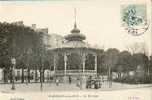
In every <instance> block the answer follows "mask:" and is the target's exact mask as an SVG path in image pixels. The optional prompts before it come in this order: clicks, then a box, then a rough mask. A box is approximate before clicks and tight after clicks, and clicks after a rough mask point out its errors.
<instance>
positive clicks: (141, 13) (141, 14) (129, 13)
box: [122, 5, 149, 36]
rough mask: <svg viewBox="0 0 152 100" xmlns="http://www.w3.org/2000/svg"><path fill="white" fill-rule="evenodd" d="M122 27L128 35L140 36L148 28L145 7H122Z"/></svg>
mask: <svg viewBox="0 0 152 100" xmlns="http://www.w3.org/2000/svg"><path fill="white" fill-rule="evenodd" d="M122 25H123V26H124V29H125V31H126V32H127V33H128V34H131V35H133V36H140V35H142V34H144V33H145V32H146V31H147V30H148V27H149V24H148V21H147V14H146V6H145V5H127V6H123V7H122Z"/></svg>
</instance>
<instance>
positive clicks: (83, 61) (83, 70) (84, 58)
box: [82, 54, 86, 75]
mask: <svg viewBox="0 0 152 100" xmlns="http://www.w3.org/2000/svg"><path fill="white" fill-rule="evenodd" d="M85 60H86V56H85V54H83V56H82V66H83V69H82V72H83V75H84V72H85Z"/></svg>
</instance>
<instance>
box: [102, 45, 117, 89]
mask: <svg viewBox="0 0 152 100" xmlns="http://www.w3.org/2000/svg"><path fill="white" fill-rule="evenodd" d="M118 55H119V50H117V49H115V48H110V49H108V50H107V51H106V52H105V56H104V63H105V65H106V66H107V67H108V79H109V83H110V84H109V87H111V85H112V75H111V73H112V69H114V67H115V66H116V64H117V63H118V59H119V56H118Z"/></svg>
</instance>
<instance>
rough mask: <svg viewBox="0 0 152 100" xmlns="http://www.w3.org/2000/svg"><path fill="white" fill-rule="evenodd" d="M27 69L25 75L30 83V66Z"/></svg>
mask: <svg viewBox="0 0 152 100" xmlns="http://www.w3.org/2000/svg"><path fill="white" fill-rule="evenodd" d="M27 71H28V72H27V73H28V75H27V77H28V83H30V68H28V69H27Z"/></svg>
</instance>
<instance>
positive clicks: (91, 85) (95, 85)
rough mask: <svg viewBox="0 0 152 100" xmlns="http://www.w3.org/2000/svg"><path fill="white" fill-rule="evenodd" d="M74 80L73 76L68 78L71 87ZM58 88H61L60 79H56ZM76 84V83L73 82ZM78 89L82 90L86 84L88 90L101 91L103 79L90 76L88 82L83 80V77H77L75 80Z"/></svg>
mask: <svg viewBox="0 0 152 100" xmlns="http://www.w3.org/2000/svg"><path fill="white" fill-rule="evenodd" d="M72 81H73V78H72V77H71V76H69V77H68V83H69V85H70V84H72ZM55 83H56V86H59V84H60V83H61V80H60V79H59V78H56V79H55ZM73 83H74V82H73ZM75 83H76V87H79V88H80V89H81V88H82V84H85V88H86V89H99V88H101V86H102V79H101V77H100V76H96V77H93V76H89V77H87V79H86V81H85V82H84V80H82V77H77V78H76V80H75Z"/></svg>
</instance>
